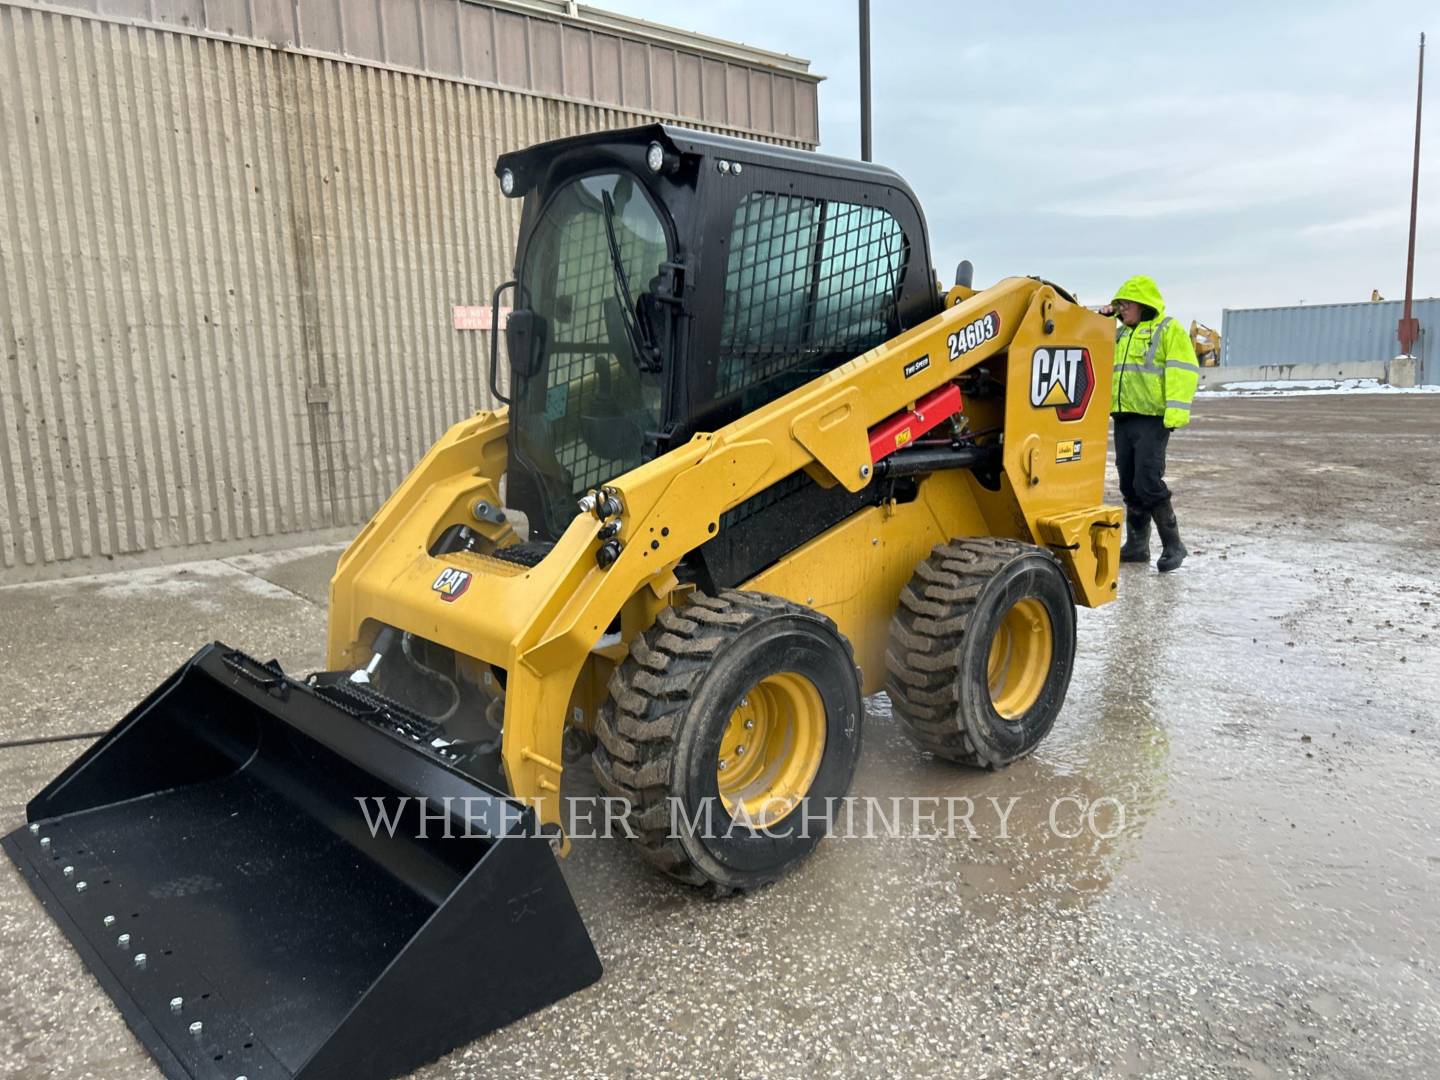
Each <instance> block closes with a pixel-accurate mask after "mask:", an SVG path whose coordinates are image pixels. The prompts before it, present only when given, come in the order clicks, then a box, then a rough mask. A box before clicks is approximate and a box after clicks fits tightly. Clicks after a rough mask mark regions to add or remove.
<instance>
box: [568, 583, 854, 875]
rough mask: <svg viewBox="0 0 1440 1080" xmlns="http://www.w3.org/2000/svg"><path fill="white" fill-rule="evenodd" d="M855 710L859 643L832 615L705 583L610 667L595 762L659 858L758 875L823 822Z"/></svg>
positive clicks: (803, 843)
mask: <svg viewBox="0 0 1440 1080" xmlns="http://www.w3.org/2000/svg"><path fill="white" fill-rule="evenodd" d="M861 714H862V705H861V697H860V682H859V677H858V672H857V671H856V668H855V659H854V654H853V652H852V650H851V648H850V643H849V642H848V641H847V640H846V639H845V637H844V635H842V634H841V633H840V632H839V630H838V629H836V627H835V624H834V623H833V622H831V621H830V620H829V619H827V618H825V617H824V616H823V615H821V614H820V613H818V612H816V611H814V610H812V609H810V608H807V607H804V606H803V605H800V604H795V603H791V602H789V601H787V600H782V599H780V598H778V597H774V596H768V595H765V594H763V593H754V592H741V591H727V592H724V593H721V594H720V595H719V596H706V595H703V594H700V595H696V596H695V597H694V598H693V600H692V602H691V603H690V604H689V605H687V606H686V607H684V608H667V609H666V610H664V611H662V612H661V613H660V617H659V618H658V619H657V620H656V622H655V625H654V626H652V627H651V628H650V629H649V630H647V631H645V632H644V633H642V634H639V635H637V636H636V638H635V640H634V641H633V642H632V643H631V646H630V653H629V655H628V656H627V657H626V659H625V660H624V661H623V662H622V663H621V664H620V665H619V666H618V667H617V668H616V669H615V673H614V674H613V675H612V676H611V679H610V693H609V697H608V698H607V699H606V701H605V703H604V704H603V705H602V706H601V708H600V712H599V716H598V717H597V720H596V735H597V736H598V739H599V745H598V746H597V747H596V749H595V754H594V759H593V760H594V769H595V776H596V779H597V780H598V781H599V783H600V786H601V788H602V789H603V790H604V792H605V793H606V794H607V795H610V796H612V797H616V798H623V799H626V800H627V801H628V803H629V805H630V807H631V813H630V815H629V817H628V820H629V822H630V823H631V825H632V828H633V829H634V831H635V833H636V839H637V841H638V843H639V845H640V850H641V851H642V852H643V853H644V855H645V857H646V859H648V860H649V861H650V862H651V863H652V864H653V865H655V866H656V867H658V868H659V869H661V870H663V871H664V872H665V873H667V874H669V875H670V876H671V877H674V878H677V879H679V880H681V881H684V882H687V883H689V884H691V885H697V886H705V887H708V888H710V889H711V891H712V892H714V893H717V894H726V893H730V892H736V891H742V890H747V889H754V888H758V887H759V886H761V885H765V884H767V883H769V882H771V881H774V880H775V879H776V878H778V877H780V876H781V875H782V874H783V873H784V872H785V871H786V870H787V869H788V868H789V867H790V866H792V865H793V864H794V863H795V862H797V861H798V860H800V859H802V858H803V857H804V856H806V855H807V854H809V853H810V851H811V850H812V849H813V848H814V847H815V845H816V844H817V843H818V842H819V841H820V838H821V837H822V836H824V834H825V833H826V831H828V828H829V824H830V819H829V814H830V811H831V809H832V806H833V804H831V803H828V802H827V800H839V799H840V798H842V797H843V796H844V795H845V794H846V792H848V791H849V789H850V781H851V778H852V777H853V776H854V773H855V764H856V761H857V760H858V758H859V755H860V718H861ZM681 810H683V812H684V820H683V821H682V820H681V819H680V818H679V811H681ZM687 823H697V824H698V827H696V828H691V827H689V825H688V824H687Z"/></svg>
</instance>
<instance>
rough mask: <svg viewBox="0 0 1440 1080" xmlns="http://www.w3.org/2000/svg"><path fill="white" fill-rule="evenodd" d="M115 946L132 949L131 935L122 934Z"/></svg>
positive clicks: (116, 940)
mask: <svg viewBox="0 0 1440 1080" xmlns="http://www.w3.org/2000/svg"><path fill="white" fill-rule="evenodd" d="M115 944H116V945H119V946H120V947H121V948H122V949H128V948H129V947H130V935H129V934H121V935H120V936H119V937H118V938H116V939H115Z"/></svg>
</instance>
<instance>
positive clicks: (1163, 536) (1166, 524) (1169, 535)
mask: <svg viewBox="0 0 1440 1080" xmlns="http://www.w3.org/2000/svg"><path fill="white" fill-rule="evenodd" d="M1151 514H1152V515H1154V518H1155V531H1156V532H1158V533H1159V534H1160V544H1161V550H1160V560H1159V561H1158V562H1157V563H1156V564H1155V569H1157V570H1159V571H1160V572H1161V573H1162V574H1168V573H1169V572H1170V571H1171V570H1178V569H1179V568H1180V564H1181V563H1182V562H1184V561H1185V556H1186V555H1189V554H1190V552H1188V551H1186V550H1185V545H1184V544H1183V543H1181V542H1180V523H1179V522H1177V521H1176V520H1175V510H1174V509H1173V508H1172V507H1171V505H1170V500H1169V499H1166V500H1165V501H1164V502H1163V503H1161V504H1160V505H1159V506H1157V507H1155V509H1154V510H1152V511H1151ZM1122 558H1123V556H1122Z"/></svg>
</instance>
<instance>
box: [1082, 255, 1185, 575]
mask: <svg viewBox="0 0 1440 1080" xmlns="http://www.w3.org/2000/svg"><path fill="white" fill-rule="evenodd" d="M1100 313H1101V314H1102V315H1114V316H1115V317H1116V318H1118V319H1119V320H1120V329H1119V332H1118V333H1117V334H1116V335H1115V371H1114V374H1113V375H1112V376H1111V384H1110V385H1111V391H1112V393H1111V404H1110V413H1111V415H1112V416H1113V417H1114V418H1115V463H1116V465H1117V466H1118V467H1119V470H1120V494H1121V495H1122V496H1124V498H1125V546H1124V547H1122V548H1121V549H1120V561H1121V562H1149V561H1150V522H1151V520H1152V519H1153V520H1154V522H1155V528H1156V531H1158V532H1159V533H1160V544H1161V551H1160V559H1159V561H1158V562H1157V563H1156V564H1155V566H1156V568H1157V569H1159V570H1160V571H1161V572H1162V573H1165V572H1168V571H1170V570H1174V569H1176V568H1177V567H1178V566H1179V565H1180V564H1181V563H1182V562H1184V561H1185V556H1186V555H1188V554H1189V552H1187V551H1186V550H1185V545H1184V544H1182V543H1181V542H1180V526H1179V525H1178V524H1177V523H1176V521H1175V510H1174V508H1173V507H1172V506H1171V505H1170V489H1169V488H1168V487H1166V486H1165V447H1166V444H1168V443H1169V441H1170V432H1172V431H1174V430H1175V429H1176V428H1179V427H1184V426H1185V425H1186V424H1188V423H1189V422H1190V403H1191V401H1193V400H1194V398H1195V387H1196V385H1197V384H1198V383H1199V381H1200V365H1199V364H1197V363H1196V362H1195V348H1194V346H1192V345H1191V344H1190V336H1189V335H1188V334H1187V333H1186V332H1185V330H1184V328H1183V327H1182V326H1181V325H1180V324H1179V323H1178V322H1176V321H1175V320H1174V319H1172V318H1170V317H1169V316H1168V315H1166V314H1165V300H1164V298H1163V297H1161V295H1160V288H1159V286H1157V285H1156V284H1155V282H1154V280H1153V279H1151V278H1148V277H1132V278H1130V279H1129V280H1128V281H1126V282H1125V284H1124V285H1121V286H1120V288H1119V289H1117V290H1116V292H1115V299H1114V301H1113V302H1112V303H1111V304H1110V305H1109V306H1108V307H1103V308H1101V309H1100Z"/></svg>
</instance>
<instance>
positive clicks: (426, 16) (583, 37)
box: [13, 0, 820, 145]
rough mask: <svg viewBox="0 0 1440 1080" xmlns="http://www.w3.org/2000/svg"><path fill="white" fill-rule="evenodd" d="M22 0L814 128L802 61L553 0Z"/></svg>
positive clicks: (505, 82)
mask: <svg viewBox="0 0 1440 1080" xmlns="http://www.w3.org/2000/svg"><path fill="white" fill-rule="evenodd" d="M13 2H22V0H13ZM23 2H24V3H27V4H31V5H37V6H42V7H53V8H64V9H80V10H84V11H87V12H90V13H93V14H95V15H98V16H102V17H105V18H109V19H115V20H121V21H126V22H133V21H139V22H144V23H149V24H153V25H157V26H163V27H171V28H174V29H177V30H178V29H183V30H185V31H187V32H198V33H204V34H214V35H219V36H222V37H225V38H227V39H231V40H248V41H252V42H257V43H261V44H264V45H269V46H280V47H283V48H286V49H292V50H299V51H305V52H312V53H318V54H321V55H327V56H343V57H345V58H347V59H352V60H357V61H361V62H364V63H374V64H379V65H381V66H384V67H387V68H391V69H395V70H404V71H413V72H417V73H418V74H422V75H441V76H446V77H449V78H455V79H460V80H462V81H465V82H474V83H480V84H483V85H487V86H498V87H500V88H502V89H508V90H519V91H522V92H524V93H527V94H537V95H542V96H550V97H558V98H562V99H564V100H567V101H579V102H582V103H586V104H594V105H600V106H605V107H618V108H626V109H632V110H636V111H638V112H643V113H646V114H647V115H655V116H668V117H675V118H684V119H686V120H691V121H699V122H701V123H708V124H715V125H720V126H724V127H729V128H734V129H737V130H744V131H749V132H754V133H756V134H759V135H769V136H772V137H774V138H776V139H794V140H798V141H800V142H805V143H809V144H811V145H814V144H816V143H818V142H819V138H820V136H819V118H818V110H817V107H816V104H817V103H816V94H815V84H816V82H818V79H817V77H816V76H814V75H811V74H809V64H808V62H806V61H804V60H797V59H796V58H795V57H792V56H785V55H782V54H780V53H772V52H767V51H765V50H763V49H756V48H753V47H751V46H742V45H736V44H734V43H732V42H728V41H719V40H717V39H715V38H708V37H704V36H702V35H698V34H690V33H686V32H684V31H675V30H671V29H669V28H668V27H664V26H657V25H656V24H654V23H649V22H645V21H644V20H642V19H635V18H631V17H629V16H625V15H617V14H615V13H613V12H608V11H602V10H600V9H598V8H592V7H587V6H585V5H582V4H571V3H565V2H563V0H486V2H484V3H481V2H477V0H23Z"/></svg>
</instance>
